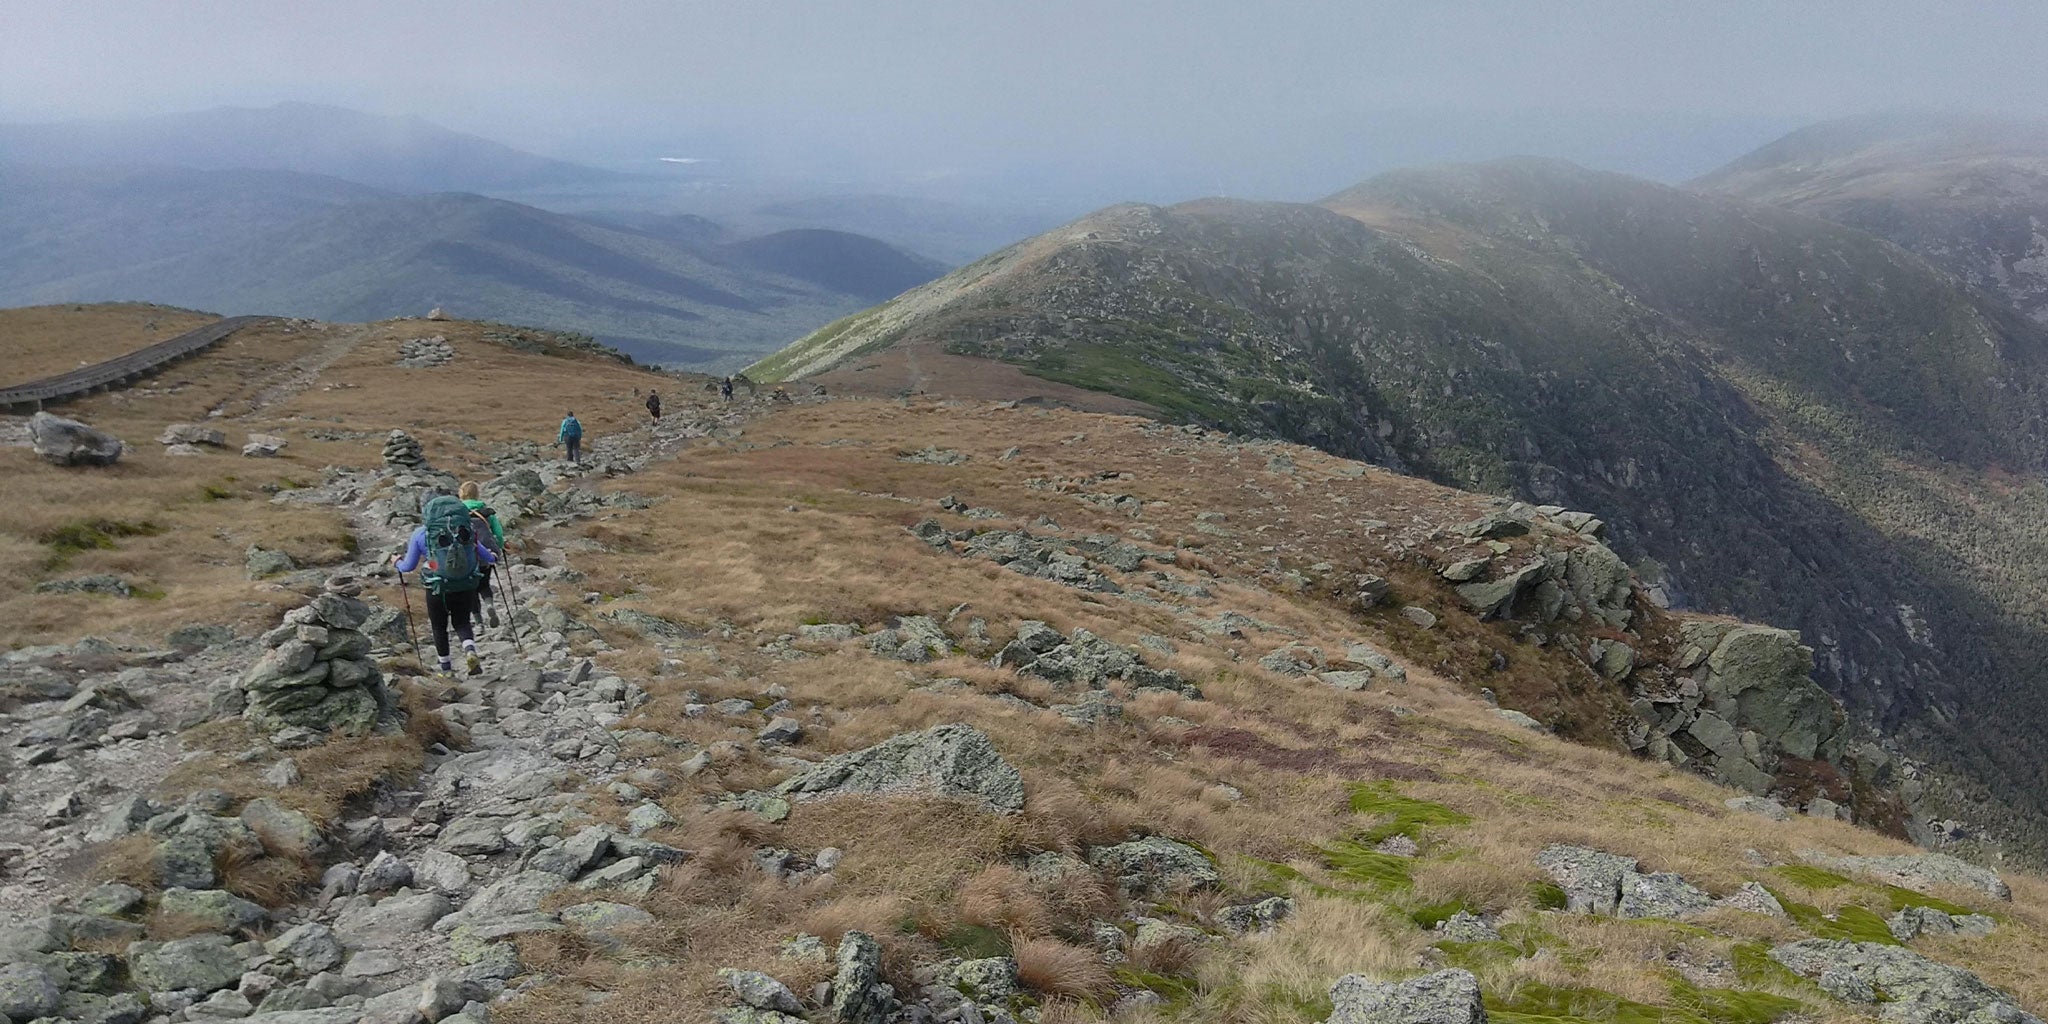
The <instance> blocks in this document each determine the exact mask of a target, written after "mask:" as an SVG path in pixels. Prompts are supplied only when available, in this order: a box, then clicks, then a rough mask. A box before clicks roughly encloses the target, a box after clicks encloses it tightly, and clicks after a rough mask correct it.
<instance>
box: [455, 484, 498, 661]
mask: <svg viewBox="0 0 2048 1024" xmlns="http://www.w3.org/2000/svg"><path fill="white" fill-rule="evenodd" d="M457 494H458V495H459V496H460V497H461V498H462V504H463V506H464V507H465V508H468V509H469V514H470V516H471V517H473V518H474V519H476V520H477V521H478V522H480V523H483V524H484V525H485V526H488V527H490V534H489V535H488V536H483V535H482V531H479V536H482V539H483V542H484V545H485V546H486V547H489V548H490V549H491V553H492V554H494V555H497V556H499V557H500V558H502V557H504V555H505V527H504V526H502V525H500V524H499V522H498V510H497V509H494V508H492V507H491V506H489V505H487V504H485V503H484V488H483V485H482V484H479V483H477V482H476V481H474V480H465V481H463V483H462V488H461V489H460V490H459V491H458V492H457ZM493 568H495V566H494V565H486V566H484V567H483V574H484V578H483V581H482V582H480V583H478V584H477V585H476V598H477V601H478V602H479V603H480V604H482V605H483V606H484V621H485V622H487V623H489V624H490V626H491V628H492V629H496V628H498V609H496V608H494V607H492V606H491V570H492V569H493Z"/></svg>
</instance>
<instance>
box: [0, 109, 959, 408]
mask: <svg viewBox="0 0 2048 1024" xmlns="http://www.w3.org/2000/svg"><path fill="white" fill-rule="evenodd" d="M622 177H624V176H621V175H615V174H612V173H611V172H608V171H601V170H596V169H593V168H588V167H580V166H578V165H575V164H570V163H564V162H562V161H558V160H550V159H547V158H544V157H539V156H534V155H533V154H529V153H522V152H519V151H517V150H514V149H511V148H509V147H506V146H502V145H499V144H497V143H494V142H490V141H488V140H484V139H479V138H476V137H474V136H468V135H462V134H459V133H456V132H451V131H448V130H446V129H442V128H438V127H435V126H433V125H430V124H427V123H425V122H421V121H417V120H410V119H395V118H379V117H372V116H369V115H364V114H359V113H355V112H353V111H347V110H340V109H336V108H332V107H321V106H313V105H308V104H283V105H280V106H278V107H273V108H267V109H263V110H248V109H239V108H234V109H224V110H215V111H206V112H201V113H196V114H186V115H177V116H172V117H163V118H150V119H144V120H136V121H124V122H105V123H93V124H66V125H0V305H15V304H31V303H45V302H67V301H104V300H141V301H151V302H163V303H169V304H173V305H179V306H186V307H192V308H200V309H209V310H214V311H218V312H222V313H229V314H234V313H281V314H288V315H295V316H310V317H318V318H325V319H343V320H375V319H382V318H386V317H392V316H401V315H406V314H419V313H425V312H427V311H428V310H430V309H433V308H435V307H437V306H438V307H441V308H443V309H445V310H447V311H448V312H449V313H450V314H451V315H457V316H464V317H472V318H479V319H496V320H506V321H515V322H520V323H528V324H534V325H537V326H544V327H552V328H557V329H564V330H575V331H581V332H584V333H588V334H591V335H593V336H596V337H598V338H600V339H602V340H604V341H606V342H608V343H610V344H613V345H615V346H617V347H619V348H621V349H623V350H625V351H627V352H629V353H631V354H633V355H634V356H635V357H636V358H639V359H642V360H646V361H655V362H663V363H678V364H683V365H690V366H698V367H703V368H708V369H716V368H736V367H738V366H739V365H742V364H744V363H746V362H747V361H749V360H751V359H752V358H755V357H758V356H759V355H760V354H761V353H763V352H766V351H770V350H772V349H774V348H775V347H776V346H778V345H781V344H783V343H785V342H787V341H788V340H789V339H790V338H793V337H797V336H800V335H802V334H803V333H804V332H806V331H809V330H811V329H813V328H815V327H817V326H819V325H820V324H824V323H828V322H831V321H833V320H835V319H838V318H840V317H842V316H844V315H846V314H847V313H850V312H853V311H856V310H858V309H861V308H863V307H865V306H867V305H870V304H872V303H874V302H877V301H880V300H882V299H886V298H888V297H889V296H891V295H894V294H896V293H898V292H900V291H902V290H904V289H907V288H910V287H912V286H914V285H917V284H920V283H923V282H924V281H927V280H930V279H931V278H933V277H935V276H937V275H938V274H939V273H941V272H943V271H944V269H945V268H944V267H943V266H942V265H940V264H938V263H936V262H933V261H931V260H928V259H926V258H924V257H922V256H918V255H914V254H912V253H909V252H905V251H903V250H900V249H898V248H896V247H893V246H891V245H888V244H887V243H884V242H881V241H878V240H876V239H873V238H868V237H864V236H860V235H854V234H849V233H847V232H843V231H837V230H829V229H824V228H818V227H811V228H793V229H788V230H778V231H773V232H770V233H766V234H761V235H758V236H754V237H745V236H740V237H735V236H734V234H733V233H732V232H730V231H729V230H728V229H726V228H725V227H723V226H722V225H719V224H716V223H713V222H711V221H708V220H705V219H703V218H701V217H690V216H663V215H641V216H633V217H621V218H613V219H608V220H602V221H601V220H597V219H585V218H579V217H575V216H568V215H563V214H558V213H551V212H547V211H544V210H541V209H538V208H535V207H532V206H527V205H522V204H519V203H516V202H511V201H507V200H504V199H498V198H487V197H486V196H484V195H480V194H477V193H481V192H491V191H499V190H504V191H520V190H527V189H533V188H537V187H541V186H546V185H562V184H578V185H583V186H592V187H595V186H602V185H604V184H605V183H607V182H610V181H612V180H614V179H619V178H622ZM451 189H453V190H459V191H449V190H451Z"/></svg>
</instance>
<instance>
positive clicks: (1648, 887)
mask: <svg viewBox="0 0 2048 1024" xmlns="http://www.w3.org/2000/svg"><path fill="white" fill-rule="evenodd" d="M1713 905H1714V898H1713V897H1712V896H1709V895H1707V894H1706V893H1704V892H1701V891H1700V890H1699V888H1698V887H1696V886H1694V885H1693V884H1692V883H1691V882H1688V881H1686V880H1685V879H1684V878H1682V877H1680V876H1678V875H1676V874H1673V873H1671V872H1668V871H1660V872H1657V873H1655V874H1633V873H1631V874H1626V875H1623V876H1621V901H1620V903H1619V904H1617V905H1616V907H1615V914H1616V915H1617V916H1620V917H1626V918H1645V917H1668V918H1672V919H1677V918H1681V917H1686V916H1688V915H1691V914H1697V913H1699V912H1700V911H1702V910H1705V909H1707V908H1708V907H1710V906H1713Z"/></svg>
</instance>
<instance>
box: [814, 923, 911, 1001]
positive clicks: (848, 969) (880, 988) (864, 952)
mask: <svg viewBox="0 0 2048 1024" xmlns="http://www.w3.org/2000/svg"><path fill="white" fill-rule="evenodd" d="M835 960H836V962H837V964H838V969H837V970H836V971H834V972H833V975H832V998H831V999H830V1000H829V1001H828V1002H827V1003H826V1005H825V1008H826V1010H828V1011H829V1012H831V1013H832V1014H833V1015H834V1018H835V1019H837V1020H839V1021H842V1022H843V1024H884V1022H886V1021H887V1020H888V1019H889V1015H890V1014H891V1013H893V1012H895V1009H896V998H895V993H894V992H892V991H891V990H890V988H889V986H888V985H886V984H884V983H883V981H882V946H881V944H880V943H878V942H876V941H875V937H874V936H872V935H869V934H867V933H866V932H847V933H846V935H845V936H844V937H842V938H841V939H840V940H839V953H838V955H837V957H836V958H835Z"/></svg>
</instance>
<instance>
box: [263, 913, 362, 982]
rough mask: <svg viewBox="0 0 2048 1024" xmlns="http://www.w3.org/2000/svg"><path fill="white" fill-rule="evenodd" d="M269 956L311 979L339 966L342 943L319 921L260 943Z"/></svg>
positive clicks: (298, 926)
mask: <svg viewBox="0 0 2048 1024" xmlns="http://www.w3.org/2000/svg"><path fill="white" fill-rule="evenodd" d="M263 950H264V952H266V953H269V954H270V955H271V956H274V957H279V958H282V959H283V960H285V961H287V962H289V963H290V964H291V965H292V966H293V967H294V968H296V969H297V970H298V971H299V973H301V974H304V975H306V976H307V977H311V976H313V975H315V974H319V973H320V972H321V971H331V970H334V969H335V968H337V967H340V966H341V961H342V949H341V940H340V939H337V938H335V937H334V930H333V929H331V928H329V927H327V926H326V925H324V924H320V923H318V922H307V923H305V924H301V925H296V926H294V927H292V928H291V929H289V930H288V931H286V932H285V933H284V934H282V935H279V936H278V937H276V938H274V939H271V940H270V941H269V942H266V943H264V944H263Z"/></svg>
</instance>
